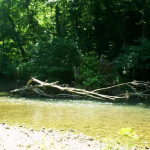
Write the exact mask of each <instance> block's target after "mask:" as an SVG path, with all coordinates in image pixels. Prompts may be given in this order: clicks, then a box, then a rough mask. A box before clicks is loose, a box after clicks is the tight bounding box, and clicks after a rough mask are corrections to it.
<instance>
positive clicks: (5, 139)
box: [0, 123, 145, 150]
mask: <svg viewBox="0 0 150 150" xmlns="http://www.w3.org/2000/svg"><path fill="white" fill-rule="evenodd" d="M62 131H63V129H62V130H60V131H55V130H52V129H48V130H46V129H45V128H41V130H33V129H27V128H25V127H23V126H21V125H20V126H9V125H7V124H5V123H0V150H109V149H112V150H127V149H130V150H131V149H132V150H136V149H143V148H142V147H132V148H129V147H127V146H121V145H119V144H118V143H114V142H110V141H109V142H106V143H105V142H102V141H101V142H100V141H97V140H95V139H93V138H92V137H88V136H85V135H83V134H82V133H80V134H73V132H74V130H70V131H66V132H65V133H62ZM144 149H145V148H144Z"/></svg>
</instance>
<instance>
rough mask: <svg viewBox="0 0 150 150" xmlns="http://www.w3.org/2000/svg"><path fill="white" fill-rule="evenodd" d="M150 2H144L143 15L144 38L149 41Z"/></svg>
mask: <svg viewBox="0 0 150 150" xmlns="http://www.w3.org/2000/svg"><path fill="white" fill-rule="evenodd" d="M149 3H150V2H149V0H143V13H142V22H143V26H142V38H143V39H148V34H149V29H148V24H149Z"/></svg>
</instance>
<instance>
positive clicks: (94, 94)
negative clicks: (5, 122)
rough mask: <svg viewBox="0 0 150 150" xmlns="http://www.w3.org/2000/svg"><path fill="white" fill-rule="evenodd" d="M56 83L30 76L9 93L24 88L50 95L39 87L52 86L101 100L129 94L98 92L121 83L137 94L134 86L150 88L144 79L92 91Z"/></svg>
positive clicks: (124, 96)
mask: <svg viewBox="0 0 150 150" xmlns="http://www.w3.org/2000/svg"><path fill="white" fill-rule="evenodd" d="M32 82H36V83H38V85H31V83H32ZM57 83H58V81H56V82H53V83H47V81H45V82H42V81H40V80H38V79H35V78H33V77H31V79H30V80H29V81H28V83H27V85H26V86H24V87H22V88H20V89H15V90H12V91H11V93H16V92H19V93H20V92H23V91H25V90H32V91H34V92H35V93H37V94H39V95H41V96H47V97H50V95H48V94H46V93H44V92H43V91H42V90H40V89H39V88H45V87H52V88H56V89H59V90H61V91H67V92H70V93H72V94H76V95H80V96H88V97H92V98H95V99H101V100H105V99H110V100H115V99H120V98H128V97H129V95H130V94H129V93H125V94H123V95H120V96H110V95H104V94H100V93H98V92H99V91H102V90H108V89H111V88H115V87H119V86H122V85H127V86H128V87H130V88H131V89H132V90H133V91H134V92H135V93H136V94H137V95H140V92H137V91H136V90H135V88H134V87H135V86H145V87H146V89H150V85H149V82H144V81H133V82H128V83H122V84H118V85H114V86H110V87H107V88H100V89H96V90H93V91H87V90H85V89H77V88H73V87H68V86H66V87H63V86H61V85H57ZM140 96H141V95H140Z"/></svg>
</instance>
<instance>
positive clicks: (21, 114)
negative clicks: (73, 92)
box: [0, 96, 150, 145]
mask: <svg viewBox="0 0 150 150" xmlns="http://www.w3.org/2000/svg"><path fill="white" fill-rule="evenodd" d="M0 122H4V123H7V124H9V125H22V126H25V127H27V128H34V129H40V128H41V127H45V128H51V129H57V130H60V129H63V130H64V132H65V131H68V130H75V131H76V132H74V133H75V134H76V133H80V132H82V133H83V134H85V135H88V136H93V137H94V138H96V139H97V140H102V139H108V138H109V139H115V140H118V141H119V142H121V143H123V144H125V142H129V141H132V142H133V143H134V144H138V145H149V143H150V108H149V107H148V108H145V107H141V106H139V105H127V104H113V103H101V102H98V101H92V100H88V101H86V100H65V99H64V100H54V99H38V98H36V99H27V98H11V97H9V96H1V97H0ZM122 128H133V130H134V131H135V132H136V134H137V135H138V137H139V139H138V140H135V139H131V138H130V137H124V136H122V135H120V134H119V133H118V132H119V131H120V130H121V129H122Z"/></svg>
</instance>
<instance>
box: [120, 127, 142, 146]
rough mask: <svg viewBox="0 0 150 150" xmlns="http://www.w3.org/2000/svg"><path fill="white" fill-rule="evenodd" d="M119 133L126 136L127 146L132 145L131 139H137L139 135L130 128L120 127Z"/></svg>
mask: <svg viewBox="0 0 150 150" xmlns="http://www.w3.org/2000/svg"><path fill="white" fill-rule="evenodd" d="M119 134H121V135H122V136H123V137H125V138H127V140H128V146H129V147H132V146H133V141H135V140H139V136H138V135H137V134H136V132H135V131H134V130H133V129H132V128H122V129H121V130H120V132H119Z"/></svg>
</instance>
